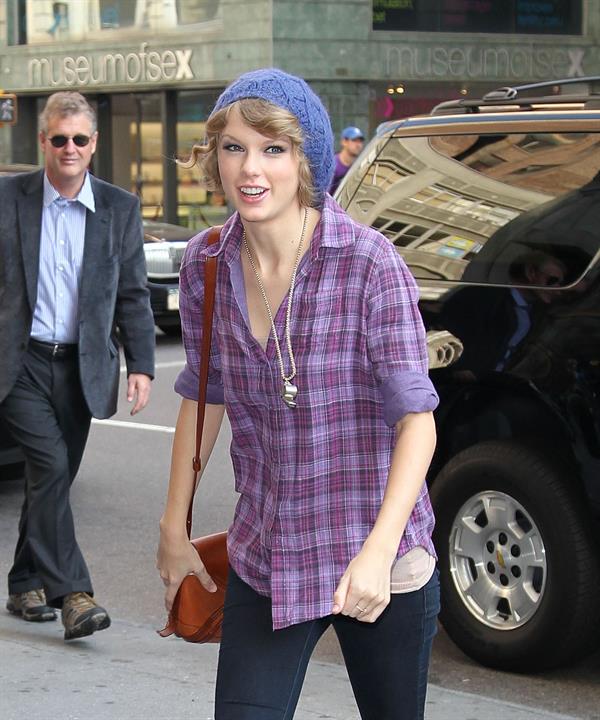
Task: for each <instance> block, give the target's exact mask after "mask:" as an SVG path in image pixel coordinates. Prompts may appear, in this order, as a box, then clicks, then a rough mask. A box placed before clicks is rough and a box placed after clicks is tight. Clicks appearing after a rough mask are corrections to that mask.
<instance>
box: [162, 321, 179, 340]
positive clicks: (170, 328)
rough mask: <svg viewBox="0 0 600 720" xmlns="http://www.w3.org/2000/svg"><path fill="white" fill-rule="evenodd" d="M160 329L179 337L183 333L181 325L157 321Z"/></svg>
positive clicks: (170, 335)
mask: <svg viewBox="0 0 600 720" xmlns="http://www.w3.org/2000/svg"><path fill="white" fill-rule="evenodd" d="M157 326H158V329H159V330H162V331H163V332H164V334H165V335H168V336H169V337H179V336H180V335H181V325H161V324H160V323H157Z"/></svg>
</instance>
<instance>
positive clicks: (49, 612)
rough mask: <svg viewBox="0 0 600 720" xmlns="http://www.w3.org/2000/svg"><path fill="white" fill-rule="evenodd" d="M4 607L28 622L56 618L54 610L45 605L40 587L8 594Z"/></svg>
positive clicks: (44, 598) (43, 594) (44, 597)
mask: <svg viewBox="0 0 600 720" xmlns="http://www.w3.org/2000/svg"><path fill="white" fill-rule="evenodd" d="M6 609H7V610H8V612H9V613H12V614H13V615H18V616H19V617H22V618H23V620H28V621H29V622H46V621H47V620H56V610H55V609H54V608H52V607H49V606H48V605H46V595H45V593H44V591H43V590H42V588H36V589H35V590H28V591H27V592H23V593H14V594H13V595H9V596H8V601H7V602H6Z"/></svg>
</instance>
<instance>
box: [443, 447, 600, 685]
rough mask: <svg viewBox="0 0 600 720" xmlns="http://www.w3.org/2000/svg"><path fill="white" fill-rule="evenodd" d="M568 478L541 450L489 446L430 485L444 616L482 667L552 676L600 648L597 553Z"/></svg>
mask: <svg viewBox="0 0 600 720" xmlns="http://www.w3.org/2000/svg"><path fill="white" fill-rule="evenodd" d="M568 479H569V471H568V469H567V468H565V467H563V466H562V465H561V464H560V463H558V462H556V461H555V460H552V459H551V458H548V457H543V456H542V455H541V454H540V453H539V452H537V451H534V450H532V449H529V448H525V447H522V446H519V445H516V444H512V443H508V442H485V443H480V444H478V445H475V446H473V447H471V448H468V449H467V450H464V451H463V452H461V453H459V454H458V455H456V456H455V457H454V458H453V459H452V460H451V461H450V462H449V463H448V464H447V465H446V466H445V467H444V468H443V469H442V470H441V472H440V473H439V475H438V476H437V477H436V478H435V480H434V482H433V484H432V488H431V499H432V503H433V505H434V508H435V513H436V530H435V534H434V541H435V544H436V549H437V551H438V554H439V561H440V571H441V588H442V612H441V615H440V619H441V621H442V624H443V625H444V627H445V629H446V631H447V632H448V634H449V635H450V637H451V638H452V640H453V641H454V642H455V643H456V644H457V645H458V646H459V647H460V648H461V649H462V650H463V651H464V652H465V653H466V654H467V655H469V656H470V657H472V658H474V659H475V660H477V661H478V662H481V663H483V664H484V665H488V666H490V667H494V668H498V669H502V670H509V671H514V672H531V671H538V670H542V669H548V668H551V667H555V666H558V665H561V664H564V663H566V662H569V661H571V660H573V659H575V658H576V657H578V656H580V655H582V654H583V653H584V652H585V651H586V650H589V649H591V647H593V646H594V645H595V643H596V641H597V637H598V627H597V626H598V621H597V619H596V618H597V616H598V614H597V603H598V598H599V597H600V585H599V581H598V577H599V576H600V572H599V570H600V568H599V562H598V556H597V550H596V547H595V544H594V541H593V539H592V537H591V534H590V532H589V529H588V520H587V512H586V510H585V508H584V507H583V505H582V503H581V502H580V501H579V500H578V499H577V498H576V497H575V493H573V492H571V491H570V490H569V488H568V485H567V481H568ZM594 625H595V626H596V627H594Z"/></svg>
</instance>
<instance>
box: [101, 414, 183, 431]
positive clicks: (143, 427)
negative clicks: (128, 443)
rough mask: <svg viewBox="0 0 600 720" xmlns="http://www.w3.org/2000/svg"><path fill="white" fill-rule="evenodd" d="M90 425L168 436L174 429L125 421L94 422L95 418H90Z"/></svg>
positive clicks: (166, 426)
mask: <svg viewBox="0 0 600 720" xmlns="http://www.w3.org/2000/svg"><path fill="white" fill-rule="evenodd" d="M92 425H110V426H111V427H120V428H129V429H130V430H150V431H151V432H162V433H168V434H169V435H172V434H173V433H174V432H175V428H174V427H169V426H168V425H148V424H146V423H138V422H129V421H127V420H96V418H92Z"/></svg>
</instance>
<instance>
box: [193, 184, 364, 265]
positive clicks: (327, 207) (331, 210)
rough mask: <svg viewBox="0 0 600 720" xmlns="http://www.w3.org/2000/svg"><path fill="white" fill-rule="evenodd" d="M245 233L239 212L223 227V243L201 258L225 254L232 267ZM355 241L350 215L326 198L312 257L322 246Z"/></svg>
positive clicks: (346, 243) (343, 245)
mask: <svg viewBox="0 0 600 720" xmlns="http://www.w3.org/2000/svg"><path fill="white" fill-rule="evenodd" d="M242 233H243V228H242V222H241V220H240V216H239V213H237V212H235V213H234V214H233V215H232V216H231V217H230V218H229V219H228V220H227V222H226V223H225V225H223V230H221V237H220V239H219V242H217V243H214V244H213V245H210V246H207V247H206V248H204V249H203V250H202V251H201V252H200V255H201V256H205V257H215V256H217V255H221V254H222V255H223V261H224V262H226V263H227V264H228V265H229V264H231V262H232V261H233V260H234V259H235V258H237V257H238V256H239V253H240V248H241V244H242ZM353 242H354V225H353V223H351V222H349V220H348V216H347V215H346V213H345V212H344V210H342V208H341V207H340V206H339V205H338V204H337V203H336V201H335V200H334V199H333V198H332V197H331V196H330V195H326V196H325V201H324V202H323V206H322V208H321V218H320V219H319V222H318V224H317V227H316V228H315V231H314V234H313V240H312V243H311V254H312V256H313V257H316V255H317V254H318V252H319V249H320V248H321V247H345V246H346V245H350V244H351V243H353Z"/></svg>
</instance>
